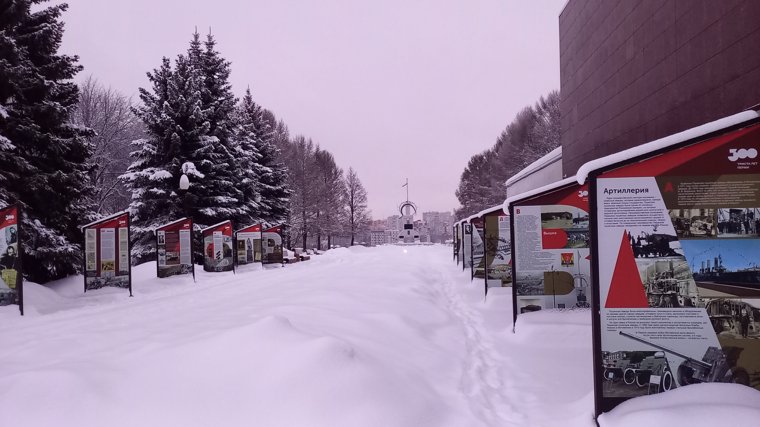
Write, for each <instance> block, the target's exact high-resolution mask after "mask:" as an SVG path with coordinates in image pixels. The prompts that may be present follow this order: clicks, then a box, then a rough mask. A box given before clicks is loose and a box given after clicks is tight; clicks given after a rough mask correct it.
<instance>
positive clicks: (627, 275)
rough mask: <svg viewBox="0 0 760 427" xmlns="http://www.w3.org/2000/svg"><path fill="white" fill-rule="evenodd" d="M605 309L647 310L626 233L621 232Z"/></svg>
mask: <svg viewBox="0 0 760 427" xmlns="http://www.w3.org/2000/svg"><path fill="white" fill-rule="evenodd" d="M604 307H605V308H648V307H649V303H648V302H647V295H646V292H645V291H644V284H643V283H641V277H640V276H639V269H638V267H636V260H635V259H634V258H633V249H631V243H630V241H629V240H628V232H627V231H623V240H622V242H620V251H618V257H617V262H616V263H615V271H614V272H613V273H612V282H611V283H610V292H609V293H608V294H607V302H606V303H605V304H604Z"/></svg>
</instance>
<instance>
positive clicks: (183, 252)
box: [156, 218, 193, 277]
mask: <svg viewBox="0 0 760 427" xmlns="http://www.w3.org/2000/svg"><path fill="white" fill-rule="evenodd" d="M192 228H193V223H192V221H191V220H190V219H188V218H182V219H179V220H177V221H174V222H171V223H169V224H166V225H163V226H161V227H158V228H157V229H156V256H157V261H158V266H157V274H158V277H169V276H173V275H177V274H190V273H192V272H193V264H192V257H191V253H192Z"/></svg>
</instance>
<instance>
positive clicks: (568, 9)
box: [559, 0, 760, 176]
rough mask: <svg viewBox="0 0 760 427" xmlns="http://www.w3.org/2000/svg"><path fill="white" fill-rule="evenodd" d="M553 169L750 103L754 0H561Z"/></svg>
mask: <svg viewBox="0 0 760 427" xmlns="http://www.w3.org/2000/svg"><path fill="white" fill-rule="evenodd" d="M559 33H560V74H561V76H560V82H561V83H560V84H561V93H562V101H561V104H560V109H561V112H562V139H561V141H562V149H563V154H562V157H563V173H564V175H565V176H571V175H573V174H574V173H575V172H576V171H577V169H578V167H579V166H580V165H582V164H583V163H585V162H586V161H588V160H592V159H595V158H598V157H602V156H605V155H607V154H611V153H614V152H617V151H620V150H623V149H626V148H630V147H632V146H635V145H639V144H642V143H645V142H648V141H651V140H654V139H657V138H660V137H663V136H667V135H669V134H672V133H675V132H679V131H681V130H684V129H688V128H691V127H694V126H697V125H700V124H702V123H705V122H708V121H712V120H715V119H718V118H720V117H724V116H727V115H730V114H734V113H737V112H739V111H741V110H743V109H746V108H748V107H752V106H754V105H756V104H758V103H760V1H757V0H743V1H736V0H621V1H612V0H570V1H569V2H568V4H567V5H566V6H565V8H564V10H563V11H562V13H561V14H560V18H559Z"/></svg>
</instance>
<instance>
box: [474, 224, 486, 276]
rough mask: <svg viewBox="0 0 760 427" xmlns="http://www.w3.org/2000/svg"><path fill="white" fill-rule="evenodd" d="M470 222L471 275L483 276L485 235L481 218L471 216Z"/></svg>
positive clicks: (484, 268) (484, 267) (484, 269)
mask: <svg viewBox="0 0 760 427" xmlns="http://www.w3.org/2000/svg"><path fill="white" fill-rule="evenodd" d="M471 222H472V276H473V277H477V278H480V279H484V278H485V274H486V273H485V272H486V266H485V257H484V255H485V249H486V245H485V235H484V234H483V226H484V223H483V218H473V220H472V221H471Z"/></svg>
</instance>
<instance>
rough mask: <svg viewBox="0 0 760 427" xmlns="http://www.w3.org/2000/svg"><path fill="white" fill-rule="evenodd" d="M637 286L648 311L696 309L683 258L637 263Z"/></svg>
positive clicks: (696, 298)
mask: <svg viewBox="0 0 760 427" xmlns="http://www.w3.org/2000/svg"><path fill="white" fill-rule="evenodd" d="M636 265H637V266H638V269H639V275H640V276H641V282H642V283H643V284H644V289H645V291H646V295H647V302H648V303H649V307H652V308H681V307H691V308H694V307H698V306H699V303H700V301H699V292H698V290H697V285H696V283H695V282H694V278H693V277H692V272H691V269H690V268H689V265H688V264H687V262H686V260H685V259H684V258H680V259H668V260H663V259H639V260H637V261H636Z"/></svg>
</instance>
